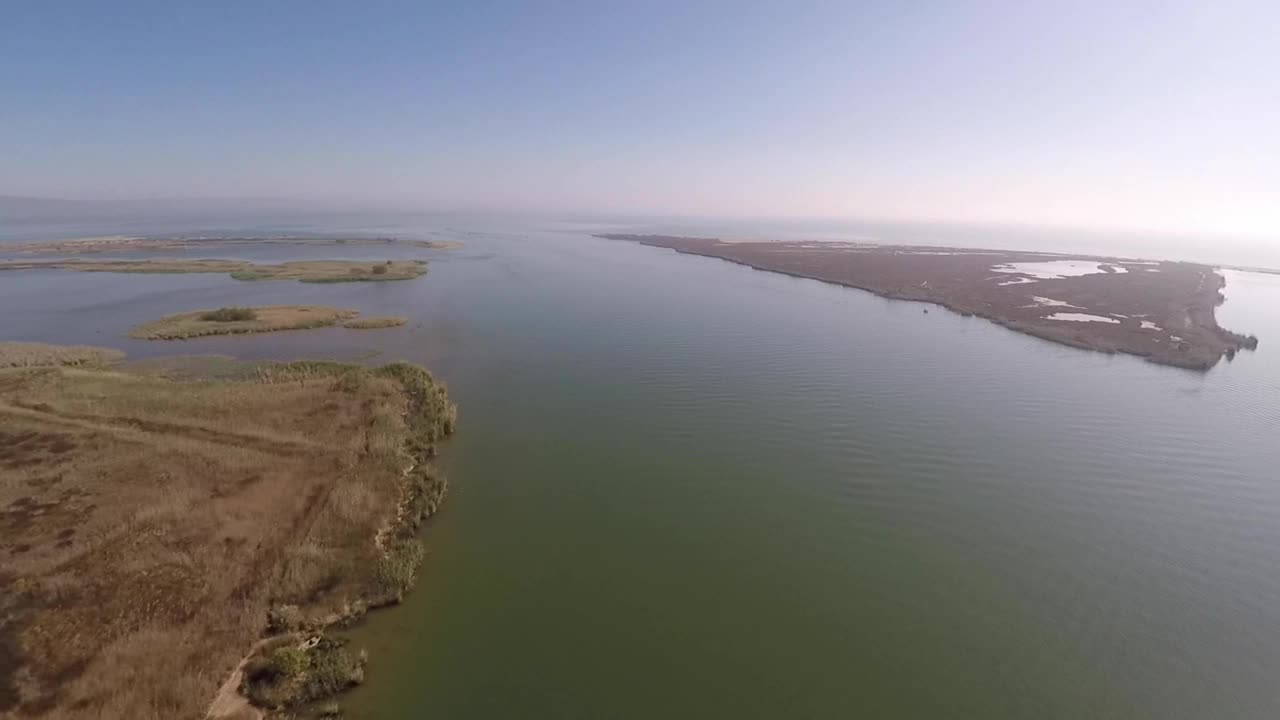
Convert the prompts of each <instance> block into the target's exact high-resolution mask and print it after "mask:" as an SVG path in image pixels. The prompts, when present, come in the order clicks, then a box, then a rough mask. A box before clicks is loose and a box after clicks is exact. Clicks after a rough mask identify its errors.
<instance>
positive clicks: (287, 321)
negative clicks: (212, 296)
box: [129, 305, 406, 340]
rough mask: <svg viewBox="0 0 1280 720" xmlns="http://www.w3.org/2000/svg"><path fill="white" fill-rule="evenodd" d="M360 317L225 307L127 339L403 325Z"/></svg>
mask: <svg viewBox="0 0 1280 720" xmlns="http://www.w3.org/2000/svg"><path fill="white" fill-rule="evenodd" d="M359 314H360V313H358V312H356V311H355V310H342V309H339V308H331V307H325V306H323V305H265V306H262V307H252V308H249V307H226V308H219V309H217V310H196V311H194V312H186V313H178V314H176V315H166V316H164V317H162V318H160V319H159V320H155V321H153V322H149V323H145V324H142V325H139V326H137V327H135V328H133V329H132V330H130V331H129V336H130V337H134V338H138V339H140V340H186V339H188V338H196V337H206V336H209V335H242V334H245V333H262V332H277V331H281V330H310V329H313V328H322V327H333V326H335V325H341V326H343V327H348V328H359V329H373V328H389V327H395V326H397V325H403V324H404V323H405V322H406V320H405V318H401V317H370V318H360V317H358V316H359Z"/></svg>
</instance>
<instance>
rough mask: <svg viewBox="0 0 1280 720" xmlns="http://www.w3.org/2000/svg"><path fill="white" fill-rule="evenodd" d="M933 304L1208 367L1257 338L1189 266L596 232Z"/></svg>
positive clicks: (1220, 283)
mask: <svg viewBox="0 0 1280 720" xmlns="http://www.w3.org/2000/svg"><path fill="white" fill-rule="evenodd" d="M596 237H600V238H605V239H610V240H624V241H629V242H637V243H641V244H644V245H650V246H653V247H659V248H667V249H671V250H675V251H677V252H681V253H687V254H691V255H703V256H707V257H713V258H719V259H721V260H727V261H730V262H734V263H739V264H742V265H746V266H749V267H752V268H756V269H758V270H767V271H771V272H778V273H784V274H787V275H793V276H797V277H803V278H811V279H814V280H821V281H824V282H829V283H835V284H839V285H845V286H848V287H854V288H858V289H861V290H866V291H869V292H872V293H875V294H876V295H880V296H883V297H887V298H893V299H898V300H912V301H919V302H926V303H933V304H935V305H940V306H942V307H945V308H947V309H949V310H952V311H954V312H957V313H960V314H962V315H974V316H978V317H982V318H986V319H987V320H990V321H992V322H995V323H997V324H999V325H1003V326H1004V327H1007V328H1009V329H1011V330H1015V331H1018V332H1022V333H1026V334H1028V335H1033V336H1035V337H1039V338H1043V339H1045V340H1051V341H1053V342H1057V343H1061V344H1064V345H1070V346H1073V347H1078V348H1084V349H1088V350H1096V351H1100V352H1106V353H1116V352H1120V353H1128V354H1131V355H1138V356H1141V357H1144V358H1146V359H1147V360H1149V361H1151V362H1153V363H1159V364H1163V365H1172V366H1176V367H1181V368H1189V369H1194V370H1202V371H1203V370H1208V369H1209V368H1212V367H1213V366H1214V365H1216V364H1217V363H1218V362H1219V361H1220V360H1221V359H1222V358H1223V357H1226V358H1228V359H1230V358H1233V357H1234V356H1235V354H1236V352H1237V351H1239V350H1241V349H1249V350H1252V349H1254V348H1256V347H1257V344H1258V340H1257V338H1256V337H1253V336H1246V335H1242V334H1238V333H1236V332H1232V331H1230V330H1227V329H1225V328H1223V327H1221V326H1219V325H1218V322H1217V319H1216V318H1215V313H1214V311H1215V309H1216V308H1217V306H1218V305H1220V304H1221V303H1222V302H1223V299H1224V298H1223V295H1222V288H1223V287H1224V285H1225V280H1224V279H1223V277H1222V275H1221V274H1219V273H1218V272H1217V271H1216V269H1215V268H1213V267H1210V266H1208V265H1201V264H1197V263H1189V262H1167V261H1150V260H1134V259H1124V258H1112V257H1101V256H1088V255H1067V254H1057V253H1044V252H1020V251H1007V250H979V249H970V248H951V247H924V246H919V247H917V246H895V245H875V244H865V243H851V242H807V241H781V242H769V241H734V240H722V239H718V238H705V237H679V236H671V235H635V234H617V233H609V234H601V235H597V236H596Z"/></svg>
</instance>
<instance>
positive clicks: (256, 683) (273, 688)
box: [240, 635, 367, 709]
mask: <svg viewBox="0 0 1280 720" xmlns="http://www.w3.org/2000/svg"><path fill="white" fill-rule="evenodd" d="M285 640H286V642H287V643H288V644H285V645H281V646H279V647H276V648H275V649H273V650H271V651H270V653H267V654H265V655H259V656H257V657H255V658H253V659H252V660H251V661H250V662H249V663H248V665H247V666H246V667H245V673H244V682H243V683H242V685H241V688H240V690H241V692H243V693H244V695H245V696H246V697H248V698H249V699H250V700H252V701H253V703H254V704H255V705H258V706H259V707H264V708H269V709H284V708H288V707H295V706H298V705H303V704H306V703H310V702H315V701H316V700H323V699H324V698H328V697H332V696H333V695H336V694H337V693H340V692H342V691H343V690H346V689H347V688H350V687H352V686H354V685H359V684H360V683H362V682H364V666H365V662H366V660H367V658H366V656H365V654H364V653H359V654H352V653H351V652H350V651H348V650H347V649H346V647H345V643H344V642H343V641H342V640H338V639H335V638H331V637H328V636H325V635H320V636H317V637H314V638H312V639H311V640H309V641H306V642H304V643H302V644H297V643H296V639H295V638H293V637H289V638H286V639H285Z"/></svg>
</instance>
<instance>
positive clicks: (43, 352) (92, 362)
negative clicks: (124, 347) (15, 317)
mask: <svg viewBox="0 0 1280 720" xmlns="http://www.w3.org/2000/svg"><path fill="white" fill-rule="evenodd" d="M123 358H124V353H122V352H120V351H119V350H113V349H111V348H100V347H91V346H89V345H46V344H45V343H29V342H0V368H15V367H39V366H50V365H61V366H69V367H75V366H98V365H106V364H108V363H111V362H115V361H117V360H120V359H123Z"/></svg>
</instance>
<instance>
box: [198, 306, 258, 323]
mask: <svg viewBox="0 0 1280 720" xmlns="http://www.w3.org/2000/svg"><path fill="white" fill-rule="evenodd" d="M200 319H201V320H206V321H209V322H240V321H244V320H257V319H258V313H257V312H255V311H254V309H253V308H243V307H224V308H218V309H217V310H210V311H209V312H205V313H200Z"/></svg>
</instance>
